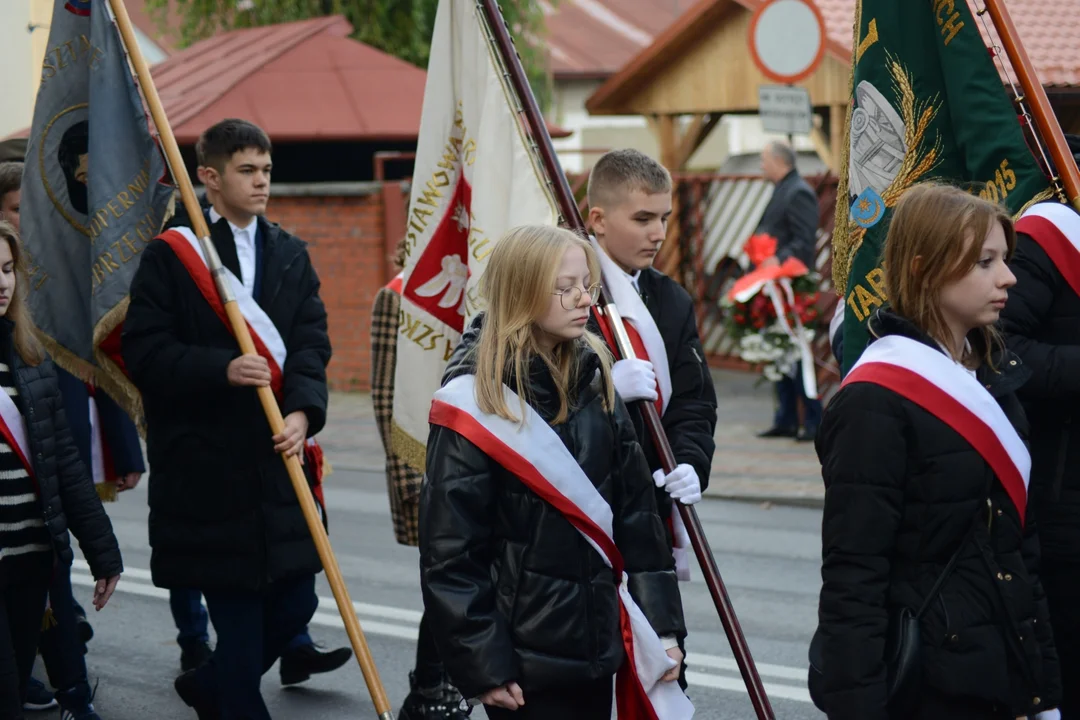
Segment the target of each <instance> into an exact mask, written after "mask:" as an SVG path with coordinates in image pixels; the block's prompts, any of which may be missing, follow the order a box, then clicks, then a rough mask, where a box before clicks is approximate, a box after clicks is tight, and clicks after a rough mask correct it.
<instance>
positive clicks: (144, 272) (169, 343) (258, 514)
mask: <svg viewBox="0 0 1080 720" xmlns="http://www.w3.org/2000/svg"><path fill="white" fill-rule="evenodd" d="M176 222H178V223H186V222H187V220H186V218H185V217H183V216H181V217H180V218H178V219H177V221H176ZM259 228H260V231H261V232H262V233H263V237H264V239H265V243H264V249H263V253H262V285H261V294H260V296H259V297H257V298H256V300H257V301H258V303H259V305H260V306H261V307H262V308H263V310H265V311H266V314H267V315H269V317H270V319H271V320H272V321H273V322H274V325H275V326H276V327H277V329H278V331H279V332H280V333H281V337H282V338H283V340H284V341H285V346H286V348H287V351H288V359H287V360H286V362H285V367H284V368H283V369H282V370H283V373H282V374H283V382H282V395H281V398H280V399H279V404H280V407H281V412H282V414H283V415H288V414H290V413H292V412H294V411H297V410H303V411H304V412H305V413H306V414H307V417H308V421H309V428H308V436H309V437H310V436H312V435H314V434H316V433H317V432H319V430H321V429H322V427H323V425H324V423H325V422H326V407H327V397H328V391H327V386H326V364H327V362H329V360H330V339H329V336H328V334H327V326H326V309H325V307H324V306H323V303H322V301H321V300H320V299H319V279H318V277H317V276H316V274H315V269H314V268H313V267H312V265H311V260H310V258H309V257H308V253H307V249H306V246H305V244H304V243H303V242H302V241H301V240H299V239H298V238H296V237H293V236H292V235H290V234H289V233H287V232H285V231H284V230H282V229H281V228H280V227H278V226H277V225H273V224H270V223H268V222H266V221H265V220H264V219H263V218H259ZM211 238H212V240H213V242H214V244H215V246H216V247H217V248H218V253H219V254H220V255H221V256H222V260H223V262H224V263H225V264H226V265H228V264H229V260H228V258H230V257H231V258H232V259H233V260H232V262H235V257H236V246H235V243H234V242H233V239H232V232H231V230H230V229H229V226H228V223H227V221H225V220H224V219H221V220H219V221H218V222H217V223H215V224H214V225H213V226H212V227H211ZM122 344H123V356H124V362H125V364H126V365H127V370H128V372H129V374H130V376H131V378H132V380H133V381H134V383H135V385H136V386H137V387H138V388H139V390H140V391H141V392H142V397H143V403H144V407H145V410H146V421H147V455H148V457H149V461H150V489H149V496H150V497H149V500H150V545H151V547H152V548H153V553H152V555H151V560H150V566H151V571H152V572H153V578H154V584H156V585H158V586H160V587H167V588H197V589H202V590H206V589H246V590H260V589H263V588H265V587H266V585H267V584H268V583H271V582H274V581H276V580H282V579H286V578H291V577H296V576H299V575H303V574H307V573H317V572H319V570H320V569H321V563H320V562H319V557H318V554H317V553H316V550H315V544H314V542H313V541H312V539H311V533H310V531H309V530H308V528H307V524H306V523H305V521H304V516H303V513H302V511H301V510H300V504H299V502H298V500H297V499H296V493H295V491H294V490H293V488H292V484H291V483H290V481H289V476H288V473H287V471H286V469H285V464H284V463H283V462H282V460H281V457H280V456H279V455H277V454H276V453H275V452H274V444H273V441H272V440H271V437H272V433H271V431H270V425H269V423H268V422H267V420H266V416H265V414H264V413H263V410H262V407H261V405H260V404H259V400H258V398H257V395H256V391H255V389H254V388H251V387H242V388H240V387H233V386H231V385H230V384H229V383H228V380H227V375H226V370H227V367H228V365H229V363H230V362H231V361H232V360H233V359H234V358H236V357H238V356H239V355H240V350H239V347H238V345H237V343H236V340H235V339H234V337H233V335H232V333H231V331H230V329H229V328H228V327H227V326H226V325H225V323H223V322H222V321H221V319H219V317H218V316H217V315H216V314H215V313H214V311H213V309H212V308H211V307H210V304H209V303H208V302H207V301H206V299H205V298H204V297H203V296H202V294H201V293H200V292H199V290H198V289H197V287H196V286H195V282H194V281H193V280H192V278H191V276H190V275H189V274H188V271H187V270H186V269H185V268H184V265H183V264H182V263H181V261H180V259H179V258H178V257H177V256H176V254H175V253H174V252H173V251H172V249H171V248H170V247H169V245H168V244H167V243H166V242H165V241H164V240H160V239H155V240H153V241H152V242H151V243H150V244H149V245H148V246H147V247H146V249H145V250H144V251H143V253H142V259H141V261H140V264H139V269H138V271H137V272H136V274H135V278H134V280H133V281H132V284H131V304H130V306H129V308H128V312H127V318H126V320H125V322H124V331H123V339H122Z"/></svg>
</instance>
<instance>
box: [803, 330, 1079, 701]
mask: <svg viewBox="0 0 1080 720" xmlns="http://www.w3.org/2000/svg"><path fill="white" fill-rule="evenodd" d="M871 332H872V333H873V334H874V335H875V336H877V337H882V336H885V335H891V334H900V335H904V336H907V337H912V338H914V339H917V340H919V341H921V342H924V343H926V344H927V345H930V346H931V347H934V348H935V349H937V345H936V343H934V341H933V340H931V339H930V338H928V337H926V336H925V335H923V334H922V333H921V332H920V331H919V330H917V329H916V328H915V327H914V326H912V325H911V324H910V323H908V322H907V321H906V320H904V319H902V318H900V317H898V316H897V315H894V314H892V313H890V312H887V311H880V312H878V313H877V314H876V315H875V316H874V317H873V318H872V320H871ZM995 365H996V366H997V367H998V368H999V369H1000V372H995V371H993V370H991V369H988V368H984V369H982V370H981V371H980V373H979V380H980V382H982V383H984V384H985V385H986V386H987V388H988V390H989V391H990V392H991V394H992V395H993V396H994V397H995V398H997V400H998V403H999V404H1000V405H1001V407H1002V409H1003V410H1004V411H1005V413H1006V415H1007V416H1008V417H1009V419H1010V421H1012V422H1013V424H1014V425H1015V426H1016V428H1017V430H1018V431H1019V432H1020V434H1021V437H1023V436H1024V435H1025V434H1026V421H1025V420H1024V414H1023V411H1022V409H1021V407H1020V403H1019V401H1018V400H1017V399H1016V396H1015V394H1014V393H1015V390H1016V388H1017V387H1019V386H1020V385H1021V384H1022V383H1023V382H1024V381H1025V380H1026V379H1027V377H1028V375H1029V374H1030V373H1029V372H1028V370H1027V368H1025V367H1024V365H1023V364H1022V362H1021V361H1020V360H1019V359H1017V358H1016V357H1015V356H1012V355H1011V354H1010V355H1006V356H1004V357H1003V358H1001V360H1000V362H997V363H995ZM817 450H818V456H819V457H820V459H821V463H822V475H823V477H824V480H825V486H826V495H825V510H824V518H823V520H822V554H823V564H822V569H821V575H822V580H823V583H824V584H823V586H822V589H821V603H820V607H819V623H820V625H819V632H820V633H821V634H822V636H823V637H822V640H823V662H824V672H825V682H824V689H825V694H826V698H825V703H826V708H827V711H828V715H829V718H830V720H848V719H850V720H856V719H857V720H884V719H885V718H886V717H887V714H886V711H885V701H886V685H885V683H886V676H885V664H884V659H883V658H884V650H885V637H886V629H887V627H888V621H889V614H890V611H891V610H893V609H895V608H898V607H905V606H906V607H908V608H911V609H912V611H914V610H916V609H917V608H918V607H919V605H920V604H921V602H922V599H923V598H924V597H925V596H926V594H927V593H928V592H929V590H930V588H931V586H932V585H933V584H934V581H935V580H936V579H937V578H938V576H939V575H940V574H941V571H942V570H943V568H944V566H945V565H946V563H947V562H948V560H949V558H950V557H951V556H952V554H953V553H954V552H955V550H956V549H957V548H958V547H960V545H961V543H962V542H965V541H966V544H965V545H964V550H963V551H962V553H961V555H960V558H959V561H958V562H957V566H956V569H955V571H954V572H953V574H952V575H951V576H950V577H949V579H948V580H947V581H946V583H945V585H944V586H943V589H942V591H941V593H940V595H939V597H938V599H937V600H936V601H935V602H933V603H932V604H931V606H930V608H929V610H928V611H927V614H926V615H925V616H924V618H923V622H922V639H923V669H924V680H925V683H927V684H928V686H930V687H931V688H934V689H935V690H937V691H939V692H941V693H944V694H946V695H948V696H952V697H954V698H964V697H969V698H981V699H984V700H986V701H989V702H992V703H995V704H997V705H998V706H999V709H1000V711H1001V712H1002V713H1003V714H1005V715H1007V717H1010V718H1011V717H1017V716H1021V715H1023V716H1026V715H1029V714H1031V715H1034V714H1035V713H1036V712H1037V711H1039V710H1042V709H1046V708H1051V707H1055V706H1056V705H1057V704H1058V703H1059V702H1060V698H1061V688H1060V681H1059V678H1058V663H1057V653H1056V652H1055V649H1054V646H1053V639H1052V637H1051V633H1050V625H1049V620H1048V613H1047V606H1046V601H1045V598H1044V595H1043V591H1042V586H1041V584H1040V583H1039V579H1038V577H1037V574H1036V569H1037V566H1038V557H1039V553H1038V541H1037V537H1036V535H1035V523H1034V521H1033V520H1032V512H1031V511H1030V505H1029V506H1028V508H1029V509H1028V512H1027V517H1026V523H1025V525H1024V526H1023V528H1022V527H1021V523H1020V516H1019V514H1018V511H1017V509H1016V506H1015V505H1014V504H1013V503H1012V502H1011V500H1010V499H1009V496H1008V495H1007V494H1006V491H1005V489H1004V487H1003V486H1002V485H1001V483H1000V482H999V481H998V480H997V479H996V477H995V476H994V474H993V472H992V471H991V469H990V467H989V465H987V463H986V461H984V460H983V458H982V456H981V455H979V454H978V453H977V452H976V451H975V449H974V448H973V447H972V446H971V445H970V444H968V443H967V441H965V440H964V439H963V438H962V437H961V436H960V435H959V434H958V433H957V432H956V431H955V430H953V429H952V428H951V427H949V426H948V425H946V424H945V423H944V422H942V421H941V420H939V419H937V418H936V417H935V416H933V415H931V414H930V413H929V412H927V411H926V410H923V409H922V408H921V407H919V406H917V405H915V404H914V403H913V402H911V401H909V400H907V399H905V398H903V397H901V396H900V395H898V394H896V393H894V392H892V391H891V390H887V389H885V388H883V387H881V386H878V385H874V384H870V383H855V384H852V385H848V386H846V387H844V388H842V389H841V390H840V392H838V393H837V395H836V396H835V398H834V399H833V400H832V402H831V403H830V405H829V407H828V410H827V411H826V412H825V416H824V420H823V422H822V425H821V428H820V431H819V433H818V438H817ZM976 516H978V520H977V522H976ZM973 522H975V523H976V524H975V528H976V530H975V533H974V541H973V540H972V527H973Z"/></svg>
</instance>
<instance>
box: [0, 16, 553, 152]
mask: <svg viewBox="0 0 1080 720" xmlns="http://www.w3.org/2000/svg"><path fill="white" fill-rule="evenodd" d="M352 31H353V27H352V25H351V24H350V23H349V22H348V21H347V20H346V19H345V18H344V17H342V16H340V15H335V16H330V17H321V18H317V19H313V20H304V21H300V22H293V23H283V24H279V25H266V26H263V27H256V28H247V29H243V30H233V31H231V32H224V33H220V34H218V35H215V36H213V37H211V38H208V39H206V40H202V41H201V42H198V43H195V44H194V45H192V46H190V47H188V48H185V49H184V50H180V51H178V52H176V53H175V54H173V55H172V56H170V57H169V58H168V59H166V60H164V61H163V62H161V63H159V64H157V65H155V66H154V67H153V68H151V73H152V75H153V78H154V84H155V86H156V87H157V91H158V95H159V96H160V97H161V101H162V103H163V105H164V106H165V113H166V115H168V118H169V122H170V124H171V125H172V129H173V133H174V134H175V135H176V139H177V141H178V142H179V143H180V144H182V145H185V144H192V143H194V142H195V141H196V140H197V139H198V137H199V135H200V134H201V133H202V131H203V130H205V129H206V128H208V127H210V126H211V125H213V124H214V123H216V122H218V121H220V120H223V119H225V118H229V117H242V118H244V119H247V120H250V121H251V122H254V123H256V124H257V125H259V126H260V127H262V128H263V129H264V130H266V132H267V134H268V135H269V136H270V137H271V139H273V141H274V142H289V141H293V142H296V141H310V140H338V141H384V142H386V141H406V142H407V141H411V140H415V139H416V137H417V135H418V134H419V132H420V111H421V108H422V106H423V102H424V84H425V82H426V79H427V73H426V72H425V71H424V70H421V69H420V68H418V67H416V66H414V65H410V64H409V63H407V62H405V61H403V60H399V59H398V58H395V57H393V56H392V55H388V54H387V53H384V52H381V51H379V50H376V49H375V48H373V47H370V46H369V45H365V44H364V43H361V42H358V41H356V40H352V39H350V38H349V35H350V34H351V33H352ZM548 130H549V132H550V133H551V135H552V137H566V136H568V135H570V132H569V131H567V130H564V129H562V128H560V127H558V126H555V125H551V124H549V125H548ZM28 134H29V128H25V129H23V130H21V131H19V132H16V133H13V134H12V135H11V136H10V137H25V136H27V135H28Z"/></svg>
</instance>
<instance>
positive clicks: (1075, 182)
mask: <svg viewBox="0 0 1080 720" xmlns="http://www.w3.org/2000/svg"><path fill="white" fill-rule="evenodd" d="M985 2H986V11H987V12H988V13H989V14H990V19H991V20H992V21H993V23H994V27H995V28H996V29H997V31H998V36H999V37H1000V38H1001V44H1002V45H1003V46H1004V48H1005V54H1006V55H1008V56H1009V62H1010V63H1011V64H1012V67H1013V70H1014V71H1015V72H1016V75H1017V79H1018V80H1019V81H1020V87H1021V88H1023V90H1024V98H1022V99H1023V100H1027V102H1028V103H1029V106H1030V108H1031V115H1032V117H1033V119H1034V120H1035V125H1036V126H1037V127H1038V129H1039V132H1040V133H1041V135H1042V140H1043V142H1044V143H1046V149H1047V151H1048V152H1049V153H1050V157H1051V158H1052V159H1053V161H1054V165H1055V167H1056V168H1057V172H1058V177H1057V178H1055V180H1057V179H1060V180H1061V183H1062V185H1064V186H1065V194H1066V195H1067V199H1068V201H1069V203H1071V204H1072V206H1073V207H1074V208H1076V209H1077V210H1080V169H1077V167H1076V160H1074V159H1073V154H1072V152H1071V151H1070V150H1069V143H1068V142H1066V140H1065V133H1064V132H1062V130H1061V125H1060V124H1059V123H1058V121H1057V118H1056V117H1054V110H1053V108H1051V107H1050V99H1049V98H1047V97H1046V90H1045V89H1044V88H1043V86H1042V83H1041V82H1039V76H1038V74H1037V73H1036V72H1035V66H1034V65H1032V64H1031V59H1030V58H1029V57H1028V54H1027V51H1026V50H1024V44H1023V43H1022V42H1021V41H1020V33H1018V32H1017V31H1016V26H1015V25H1013V21H1012V16H1011V15H1009V10H1008V8H1006V7H1005V2H1004V0H985Z"/></svg>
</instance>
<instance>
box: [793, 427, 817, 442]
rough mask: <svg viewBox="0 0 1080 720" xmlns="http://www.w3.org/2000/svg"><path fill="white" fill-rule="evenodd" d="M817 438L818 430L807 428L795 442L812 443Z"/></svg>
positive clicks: (801, 431)
mask: <svg viewBox="0 0 1080 720" xmlns="http://www.w3.org/2000/svg"><path fill="white" fill-rule="evenodd" d="M816 437H817V428H807V429H806V430H800V431H799V434H798V435H796V436H795V442H801V443H806V442H808V443H812V442H814V438H816Z"/></svg>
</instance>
